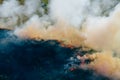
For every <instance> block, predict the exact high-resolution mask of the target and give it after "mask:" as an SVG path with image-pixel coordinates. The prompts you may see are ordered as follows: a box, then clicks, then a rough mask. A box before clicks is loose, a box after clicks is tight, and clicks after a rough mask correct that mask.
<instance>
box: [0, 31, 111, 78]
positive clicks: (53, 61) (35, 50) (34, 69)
mask: <svg viewBox="0 0 120 80" xmlns="http://www.w3.org/2000/svg"><path fill="white" fill-rule="evenodd" d="M78 51H79V54H80V55H84V54H86V53H87V52H86V51H83V50H80V48H69V47H63V46H61V45H60V43H59V42H58V41H56V40H47V41H44V40H41V41H36V40H30V39H26V40H25V39H20V38H19V37H17V36H15V35H13V34H12V31H10V30H5V29H1V30H0V80H109V78H107V77H104V76H101V75H99V74H95V73H94V71H92V70H82V69H77V68H76V69H74V70H71V69H72V67H74V66H79V65H80V64H81V62H80V61H79V60H77V58H74V59H73V60H70V57H74V56H75V54H77V53H78ZM86 62H88V63H89V61H86Z"/></svg>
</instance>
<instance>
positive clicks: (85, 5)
mask: <svg viewBox="0 0 120 80" xmlns="http://www.w3.org/2000/svg"><path fill="white" fill-rule="evenodd" d="M47 7H48V9H49V10H48V14H47V15H46V14H44V13H45V11H44V9H43V4H42V3H41V0H25V3H24V4H23V5H20V4H19V2H18V1H17V0H5V1H3V4H1V5H0V13H1V15H0V23H1V25H0V27H1V28H8V29H12V30H13V34H14V35H16V36H17V37H19V38H21V39H32V40H37V41H41V40H42V39H43V40H57V41H59V42H61V43H63V44H65V45H67V46H68V45H71V46H74V47H80V46H87V47H89V48H90V49H94V50H96V51H99V52H100V53H94V54H93V55H90V56H92V57H93V58H95V61H93V62H91V63H89V64H86V65H84V66H83V65H82V66H81V65H80V67H79V68H80V69H88V70H89V69H90V70H94V71H96V73H98V74H101V75H103V76H106V77H109V78H111V79H112V80H113V79H115V80H116V79H117V80H119V79H120V77H119V70H120V69H119V67H120V63H119V61H120V59H119V55H120V53H119V52H120V49H119V47H120V46H119V45H120V43H119V40H120V22H119V18H120V4H119V1H118V0H114V1H113V0H76V1H75V0H50V1H49V4H48V6H47ZM107 51H109V52H107ZM88 53H89V52H88ZM96 56H97V57H96ZM113 56H115V57H113ZM78 58H79V59H80V60H81V58H82V57H78ZM88 58H90V59H91V57H88ZM83 61H84V60H83ZM106 61H108V62H109V63H110V64H107V63H106ZM102 65H104V66H103V67H104V68H105V69H106V70H103V69H102V67H101V66H102Z"/></svg>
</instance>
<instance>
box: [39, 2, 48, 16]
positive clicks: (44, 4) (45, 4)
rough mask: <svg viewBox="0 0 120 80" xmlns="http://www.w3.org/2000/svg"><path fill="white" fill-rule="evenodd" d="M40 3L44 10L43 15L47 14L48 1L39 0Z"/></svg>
mask: <svg viewBox="0 0 120 80" xmlns="http://www.w3.org/2000/svg"><path fill="white" fill-rule="evenodd" d="M41 3H42V7H43V8H44V13H45V14H48V3H49V0H41Z"/></svg>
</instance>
